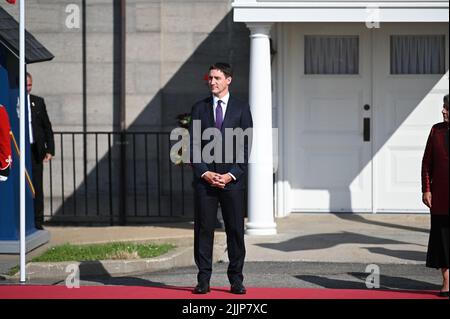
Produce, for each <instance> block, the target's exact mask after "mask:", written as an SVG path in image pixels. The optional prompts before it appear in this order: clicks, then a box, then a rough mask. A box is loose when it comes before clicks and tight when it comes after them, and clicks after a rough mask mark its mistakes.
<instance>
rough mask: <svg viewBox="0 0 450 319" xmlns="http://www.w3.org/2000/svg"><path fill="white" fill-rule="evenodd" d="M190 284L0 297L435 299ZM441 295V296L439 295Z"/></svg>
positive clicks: (428, 294)
mask: <svg viewBox="0 0 450 319" xmlns="http://www.w3.org/2000/svg"><path fill="white" fill-rule="evenodd" d="M191 290H192V287H174V286H165V287H141V286H139V287H137V286H82V287H80V288H72V289H69V288H66V287H65V286H37V285H36V286H33V285H25V286H19V285H2V286H0V300H1V299H437V298H439V297H437V296H436V294H437V292H436V291H392V290H351V289H323V288H322V289H304V288H248V291H247V294H246V295H244V296H237V295H233V294H230V293H229V292H228V288H227V287H226V288H225V287H216V288H212V290H211V293H209V294H207V295H194V294H192V292H191ZM439 299H442V298H439Z"/></svg>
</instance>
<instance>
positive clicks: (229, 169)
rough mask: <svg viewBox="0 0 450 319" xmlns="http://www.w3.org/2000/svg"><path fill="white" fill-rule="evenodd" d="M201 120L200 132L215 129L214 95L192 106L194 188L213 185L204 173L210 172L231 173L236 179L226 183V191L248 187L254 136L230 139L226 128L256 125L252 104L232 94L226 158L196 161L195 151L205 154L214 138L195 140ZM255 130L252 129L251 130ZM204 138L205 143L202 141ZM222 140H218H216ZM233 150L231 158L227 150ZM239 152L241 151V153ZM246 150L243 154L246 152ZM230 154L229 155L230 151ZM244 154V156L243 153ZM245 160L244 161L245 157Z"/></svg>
mask: <svg viewBox="0 0 450 319" xmlns="http://www.w3.org/2000/svg"><path fill="white" fill-rule="evenodd" d="M195 120H197V121H200V122H201V132H197V134H203V132H204V131H205V130H206V129H208V128H214V127H215V126H214V123H215V121H214V109H213V99H212V97H208V98H206V99H203V100H201V101H199V102H197V103H196V104H195V105H194V106H193V107H192V112H191V123H190V126H189V134H190V158H191V163H192V167H193V170H194V182H193V184H194V187H204V188H209V187H211V186H210V185H209V184H208V183H207V182H206V181H205V180H203V179H202V178H201V176H202V175H203V174H204V173H205V172H207V171H211V172H216V173H219V174H226V173H231V174H233V176H234V177H236V180H233V181H231V182H230V183H229V184H227V185H226V187H225V190H238V189H245V187H246V184H247V166H248V157H249V153H250V147H249V145H251V135H250V136H249V138H244V139H240V138H239V139H237V138H231V139H230V138H229V139H227V138H226V133H225V130H226V129H227V128H230V129H236V128H241V129H242V130H244V131H245V130H246V129H248V128H253V120H252V115H251V112H250V106H249V105H248V103H245V102H243V101H240V100H238V99H236V98H234V97H233V96H232V95H230V99H229V101H228V105H227V110H226V113H225V118H224V120H223V124H222V129H221V133H222V160H221V161H213V162H211V163H207V162H205V161H204V159H203V158H202V159H201V162H199V163H194V161H193V159H194V152H198V153H197V154H202V150H203V149H204V147H205V146H206V145H208V144H209V143H210V142H211V141H212V140H214V138H213V137H211V138H210V139H208V140H201V135H200V138H199V139H197V141H196V140H194V134H196V132H194V125H193V124H194V121H195ZM250 131H251V130H250ZM200 140H201V143H200ZM215 141H216V142H217V141H218V140H217V139H216V140H215ZM236 146H237V147H239V149H240V151H238V152H237V151H236ZM226 149H231V150H233V153H232V156H229V157H228V160H226V156H225V150H226ZM239 152H241V153H240V154H239ZM242 153H243V154H242ZM228 155H229V154H228ZM242 155H243V156H242ZM242 159H243V160H242Z"/></svg>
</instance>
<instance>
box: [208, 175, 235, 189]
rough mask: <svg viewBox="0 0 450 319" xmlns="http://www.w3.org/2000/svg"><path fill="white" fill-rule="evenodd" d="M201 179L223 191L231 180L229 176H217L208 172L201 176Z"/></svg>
mask: <svg viewBox="0 0 450 319" xmlns="http://www.w3.org/2000/svg"><path fill="white" fill-rule="evenodd" d="M203 179H204V180H206V182H208V184H210V185H211V186H213V187H217V188H222V189H223V188H225V186H226V185H227V184H228V183H229V182H231V181H232V179H233V178H232V177H231V176H230V174H218V173H214V172H209V171H208V172H206V173H205V174H204V175H203Z"/></svg>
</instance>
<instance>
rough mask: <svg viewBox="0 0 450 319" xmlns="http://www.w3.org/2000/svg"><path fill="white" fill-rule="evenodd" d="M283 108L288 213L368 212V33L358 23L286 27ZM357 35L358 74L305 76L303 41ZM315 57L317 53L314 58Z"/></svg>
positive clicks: (369, 162)
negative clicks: (365, 121) (287, 65)
mask: <svg viewBox="0 0 450 319" xmlns="http://www.w3.org/2000/svg"><path fill="white" fill-rule="evenodd" d="M288 29H289V43H290V45H291V47H290V49H289V53H288V55H289V59H288V61H297V63H292V65H291V67H290V68H289V71H288V73H289V74H287V76H288V81H287V83H289V84H288V85H289V92H292V93H291V94H289V97H288V103H287V105H286V112H287V114H288V116H286V119H287V121H286V122H287V124H288V126H287V127H288V128H287V138H288V141H289V145H291V147H288V150H287V153H288V154H287V156H288V158H289V159H292V160H290V161H289V163H287V170H288V176H289V181H290V184H291V194H290V203H291V207H292V210H293V211H306V212H321V211H327V212H328V211H333V212H343V211H345V212H347V211H355V212H364V211H371V209H372V178H371V174H372V172H371V157H372V144H371V141H368V142H364V141H363V119H364V118H365V117H366V118H369V119H370V118H371V110H370V109H369V110H364V108H363V106H364V105H365V104H371V96H370V92H371V90H370V87H371V73H370V68H371V64H370V62H371V61H370V56H371V55H370V33H369V32H368V31H367V29H366V28H365V27H364V24H292V25H291V26H290V27H289V28H288ZM347 35H350V36H358V40H359V74H333V75H329V74H320V75H305V74H304V73H305V72H304V68H305V63H306V62H305V61H304V60H303V59H304V54H303V52H304V39H305V36H347ZM319 54H320V53H319Z"/></svg>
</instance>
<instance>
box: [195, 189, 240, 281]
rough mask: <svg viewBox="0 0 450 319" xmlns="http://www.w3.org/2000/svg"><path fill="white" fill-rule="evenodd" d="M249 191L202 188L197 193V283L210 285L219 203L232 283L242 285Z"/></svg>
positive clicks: (229, 276) (229, 278)
mask: <svg viewBox="0 0 450 319" xmlns="http://www.w3.org/2000/svg"><path fill="white" fill-rule="evenodd" d="M244 194H245V190H222V189H218V188H213V187H210V188H208V189H205V188H203V187H199V188H198V189H196V192H195V206H196V207H195V220H194V222H195V227H194V258H195V263H196V265H197V267H198V270H199V272H198V276H197V280H198V282H199V283H205V284H209V281H210V279H211V274H212V256H213V246H214V230H215V226H216V217H217V209H218V204H219V203H220V207H221V209H222V217H223V221H224V224H225V232H226V236H227V249H228V258H229V261H230V263H229V266H228V271H227V275H228V280H229V281H230V283H231V284H232V285H233V284H238V283H242V282H243V280H244V276H243V274H242V271H243V268H244V259H245V242H244V213H245V208H244V205H245V202H244V200H245V197H244Z"/></svg>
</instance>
